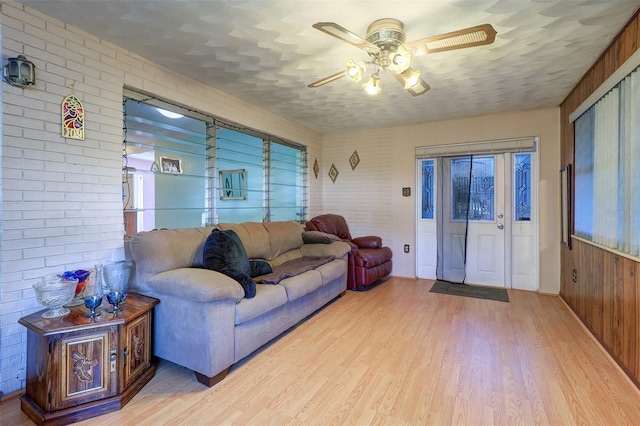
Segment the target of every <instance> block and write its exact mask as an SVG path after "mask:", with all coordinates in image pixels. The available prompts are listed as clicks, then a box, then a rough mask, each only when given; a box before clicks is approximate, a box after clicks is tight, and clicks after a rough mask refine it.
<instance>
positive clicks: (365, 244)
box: [351, 235, 382, 249]
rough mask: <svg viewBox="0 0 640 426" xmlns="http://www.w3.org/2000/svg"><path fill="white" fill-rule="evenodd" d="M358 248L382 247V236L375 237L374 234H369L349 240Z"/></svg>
mask: <svg viewBox="0 0 640 426" xmlns="http://www.w3.org/2000/svg"><path fill="white" fill-rule="evenodd" d="M351 242H352V243H354V244H355V245H356V246H358V248H373V249H376V248H380V247H382V238H380V237H376V236H374V235H369V236H366V237H358V238H354V239H353V240H351Z"/></svg>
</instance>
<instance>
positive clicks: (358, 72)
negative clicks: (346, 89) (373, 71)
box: [346, 59, 366, 83]
mask: <svg viewBox="0 0 640 426" xmlns="http://www.w3.org/2000/svg"><path fill="white" fill-rule="evenodd" d="M365 69H366V67H365V65H364V63H362V62H360V63H356V62H354V60H353V59H349V61H348V62H347V66H346V70H347V75H348V76H349V78H350V79H351V80H352V81H353V82H354V83H358V82H359V81H361V80H362V76H363V75H364V72H365Z"/></svg>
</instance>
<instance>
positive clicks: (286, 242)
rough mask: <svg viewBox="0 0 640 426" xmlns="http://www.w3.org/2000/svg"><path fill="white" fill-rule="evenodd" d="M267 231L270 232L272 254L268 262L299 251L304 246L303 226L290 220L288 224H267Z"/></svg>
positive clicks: (265, 225) (265, 224)
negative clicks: (284, 254)
mask: <svg viewBox="0 0 640 426" xmlns="http://www.w3.org/2000/svg"><path fill="white" fill-rule="evenodd" d="M264 227H265V229H266V230H267V231H268V232H269V245H270V247H271V252H270V253H269V257H267V258H266V259H267V260H271V259H275V258H276V257H278V256H280V255H281V254H283V253H286V252H288V251H290V250H294V249H298V248H300V247H301V246H302V244H304V242H303V241H302V234H303V233H304V227H303V226H302V224H300V223H298V222H296V221H294V220H289V221H286V222H265V223H264Z"/></svg>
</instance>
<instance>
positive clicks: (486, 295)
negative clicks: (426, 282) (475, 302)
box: [429, 281, 509, 302]
mask: <svg viewBox="0 0 640 426" xmlns="http://www.w3.org/2000/svg"><path fill="white" fill-rule="evenodd" d="M429 291H430V292H431V293H442V294H452V295H454V296H466V297H475V298H477V299H489V300H497V301H499V302H508V301H509V295H508V294H507V290H506V289H504V288H497V287H482V286H478V285H467V284H452V283H449V282H446V281H436V282H435V283H433V287H431V290H429Z"/></svg>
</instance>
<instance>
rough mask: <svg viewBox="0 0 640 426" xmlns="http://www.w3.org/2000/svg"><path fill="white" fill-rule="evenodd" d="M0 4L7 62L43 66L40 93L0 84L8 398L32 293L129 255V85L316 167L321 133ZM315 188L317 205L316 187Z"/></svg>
mask: <svg viewBox="0 0 640 426" xmlns="http://www.w3.org/2000/svg"><path fill="white" fill-rule="evenodd" d="M0 7H1V8H2V13H1V15H0V25H1V29H2V39H1V40H2V55H3V64H4V62H5V61H6V58H8V57H14V56H17V55H19V54H23V55H25V56H26V57H27V58H28V59H29V60H31V61H32V62H34V64H35V65H36V85H35V87H31V88H27V89H20V88H16V87H12V86H9V85H8V84H7V83H4V82H3V83H2V146H1V147H2V168H1V169H0V170H1V173H2V180H1V188H2V211H1V214H2V222H1V225H0V226H1V229H2V236H1V242H0V243H1V246H0V247H1V248H0V260H1V262H0V340H1V343H0V391H1V392H3V393H5V394H7V393H10V392H13V391H16V390H19V389H21V388H23V387H24V386H25V381H24V369H25V362H26V343H25V342H26V330H25V328H24V327H22V326H20V325H19V324H18V323H17V320H18V319H19V318H20V317H22V316H24V315H28V314H30V313H32V312H34V311H37V310H40V309H42V308H41V307H40V306H39V305H38V303H37V302H36V300H35V295H34V292H33V290H32V285H33V284H35V283H36V282H38V281H39V280H40V279H41V278H42V276H44V275H46V274H50V273H59V272H63V271H65V270H69V269H74V268H90V267H92V266H93V265H94V264H96V263H102V262H105V261H108V260H113V259H119V258H121V257H122V247H123V242H122V236H123V231H124V228H123V219H122V203H121V196H122V189H121V175H120V174H121V162H122V159H121V150H122V148H121V147H122V89H123V87H124V86H127V87H128V88H131V89H133V90H142V91H146V92H150V93H152V94H154V95H157V96H159V97H163V98H165V99H166V100H169V101H173V102H176V103H179V104H184V105H187V106H190V107H191V108H193V109H195V110H199V111H202V112H204V113H209V114H213V115H217V116H219V117H222V118H225V119H228V120H231V121H235V122H239V123H242V124H244V125H247V126H249V127H254V128H257V129H260V130H263V131H265V132H268V133H271V134H274V135H278V136H281V137H284V138H287V139H291V140H293V141H296V142H299V143H302V144H305V145H308V146H309V158H310V163H311V164H310V166H312V165H313V159H314V158H316V157H319V155H320V154H319V153H320V148H319V147H320V135H319V134H318V133H316V132H313V131H311V130H309V129H306V128H305V127H303V126H300V125H298V124H295V123H292V122H289V121H286V120H284V119H282V118H280V117H278V116H275V115H273V114H271V113H269V112H268V111H264V110H260V109H257V108H255V107H253V106H251V105H248V104H246V103H244V102H241V101H239V100H237V99H235V98H232V97H230V96H229V95H227V94H225V93H222V92H220V91H217V90H215V89H214V88H211V87H208V86H204V85H202V84H201V83H198V82H196V81H193V80H189V79H186V78H185V77H183V76H179V75H177V74H175V73H173V72H171V71H168V70H166V69H164V68H162V67H160V66H158V65H156V64H154V63H152V62H150V61H148V60H146V59H144V58H142V57H139V56H137V55H133V54H131V53H130V52H128V51H127V50H125V49H122V48H120V47H118V46H114V45H112V44H109V43H107V42H104V41H102V40H100V39H98V38H96V37H94V36H92V35H89V34H86V33H84V32H82V31H79V30H78V29H75V28H72V27H67V26H66V25H65V24H64V23H62V22H60V21H57V20H54V19H50V18H49V17H47V16H45V15H42V14H40V13H38V12H35V11H33V10H32V9H29V8H25V7H23V6H22V5H21V4H19V3H15V2H13V1H3V2H2V3H0ZM70 93H74V94H75V95H76V96H77V97H78V98H79V99H80V100H82V102H83V103H84V106H85V109H86V140H84V141H76V140H71V139H64V138H62V136H61V129H60V108H61V103H62V100H63V98H64V97H65V96H67V95H69V94H70ZM311 173H313V172H311ZM309 182H310V186H311V189H310V192H311V194H314V193H315V194H316V195H315V196H314V195H312V196H311V199H310V204H311V205H313V206H318V205H320V204H321V198H320V195H319V194H320V191H319V190H317V188H321V181H320V179H318V180H316V179H314V178H311V179H310V180H309Z"/></svg>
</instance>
